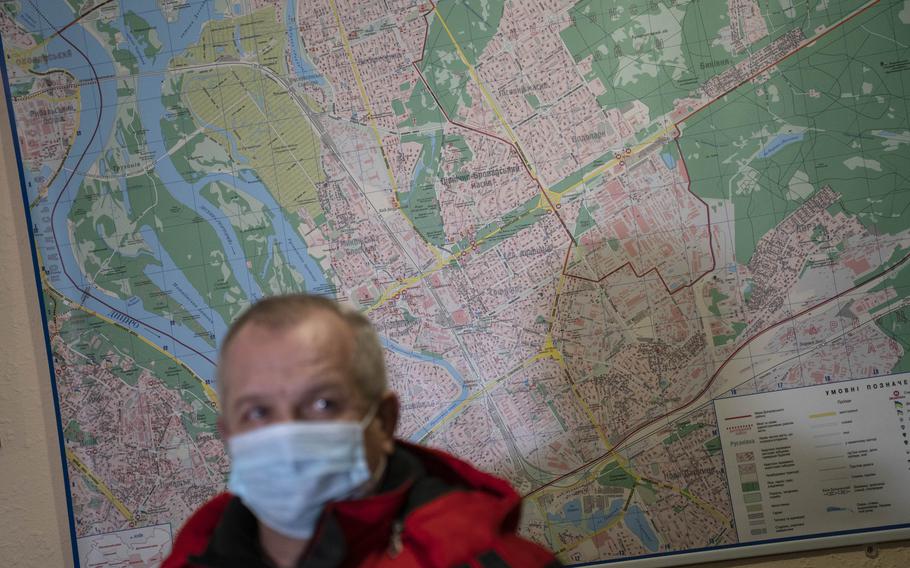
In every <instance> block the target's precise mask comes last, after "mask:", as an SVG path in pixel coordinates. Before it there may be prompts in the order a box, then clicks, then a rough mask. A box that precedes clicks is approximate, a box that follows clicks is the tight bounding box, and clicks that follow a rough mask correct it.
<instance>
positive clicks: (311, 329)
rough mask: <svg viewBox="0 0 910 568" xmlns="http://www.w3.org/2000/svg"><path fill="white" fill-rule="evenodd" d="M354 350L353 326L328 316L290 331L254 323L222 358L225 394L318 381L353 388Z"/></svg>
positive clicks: (319, 314)
mask: <svg viewBox="0 0 910 568" xmlns="http://www.w3.org/2000/svg"><path fill="white" fill-rule="evenodd" d="M353 346H354V336H353V332H352V330H351V328H350V326H349V325H348V324H347V323H346V322H345V321H344V320H342V319H341V318H340V317H339V316H337V315H336V314H334V313H332V312H328V311H325V310H319V311H314V313H313V314H311V315H309V316H308V317H307V318H306V319H304V320H303V321H302V322H300V323H298V324H294V325H292V326H287V327H285V326H282V327H280V328H275V327H271V326H268V325H264V324H261V323H257V322H251V323H248V324H246V325H245V326H244V327H242V328H241V329H240V330H238V332H237V334H236V335H235V336H234V338H233V339H232V341H231V342H230V343H229V344H228V345H227V346H226V350H225V351H224V352H222V354H221V362H220V366H219V367H220V368H219V373H218V377H219V380H221V381H225V382H226V383H227V384H229V385H230V389H225V390H226V391H228V392H229V393H230V394H229V396H230V395H232V394H234V392H236V391H240V390H249V389H255V388H257V387H262V388H275V387H279V386H283V387H285V388H289V387H291V386H294V385H295V384H298V383H301V384H303V385H304V386H305V384H306V383H309V382H312V381H314V380H317V379H318V380H320V381H326V380H332V381H335V382H342V383H344V382H350V381H352V377H351V373H350V361H351V355H352V351H353ZM222 386H226V385H222Z"/></svg>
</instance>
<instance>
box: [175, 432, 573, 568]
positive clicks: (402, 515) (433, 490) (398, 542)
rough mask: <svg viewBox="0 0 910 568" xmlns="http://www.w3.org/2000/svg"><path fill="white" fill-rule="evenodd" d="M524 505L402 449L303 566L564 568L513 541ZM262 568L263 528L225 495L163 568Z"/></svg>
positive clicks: (483, 481)
mask: <svg viewBox="0 0 910 568" xmlns="http://www.w3.org/2000/svg"><path fill="white" fill-rule="evenodd" d="M520 511H521V498H520V497H519V496H518V494H517V493H516V492H515V491H514V490H513V489H512V488H511V487H510V486H509V484H508V483H507V482H506V481H503V480H501V479H498V478H496V477H493V476H491V475H487V474H485V473H482V472H480V471H478V470H476V469H475V468H474V467H472V466H471V465H469V464H467V463H465V462H463V461H461V460H458V459H456V458H454V457H452V456H450V455H448V454H445V453H443V452H440V451H437V450H432V449H428V448H423V447H418V446H413V445H411V444H407V443H404V442H399V443H398V447H397V449H396V451H395V453H394V454H393V455H392V456H391V458H390V459H389V465H388V467H387V471H386V475H385V480H384V482H383V484H382V487H381V488H380V490H379V491H378V492H377V493H376V494H375V495H372V496H370V497H367V498H365V499H360V500H355V501H342V502H336V503H331V504H329V505H328V506H327V507H326V509H325V511H324V512H323V514H322V517H321V518H320V521H319V524H318V526H317V529H316V533H315V534H314V536H313V538H312V539H311V541H310V543H309V544H308V547H307V550H306V551H305V552H304V555H303V557H302V558H301V560H300V562H299V563H298V566H300V567H302V568H311V567H312V568H330V567H331V568H334V567H353V566H357V567H365V568H366V567H369V568H383V567H390V566H395V567H405V566H407V567H410V566H414V567H421V568H424V567H426V568H431V567H432V568H436V567H439V568H449V567H454V566H458V567H459V568H460V567H476V568H490V567H495V568H509V567H511V568H543V567H547V568H549V567H556V566H560V564H559V563H558V562H557V561H556V560H555V559H554V558H553V555H552V554H550V553H549V552H547V551H546V550H545V549H543V548H541V547H540V546H538V545H536V544H534V543H532V542H530V541H527V540H525V539H523V538H521V537H519V536H518V535H517V534H516V533H515V529H516V526H517V524H518V519H519V515H520ZM241 566H242V567H244V568H252V567H257V566H261V567H265V566H269V564H268V563H267V562H266V561H265V560H264V559H263V558H262V554H261V553H260V549H259V537H258V525H257V521H256V519H255V517H254V516H253V514H252V513H251V512H250V511H249V509H247V508H246V507H244V506H243V504H242V503H241V502H240V500H239V499H238V498H236V497H234V496H233V495H230V494H228V493H222V494H221V495H218V496H217V497H215V498H214V499H212V500H211V501H209V502H208V503H206V504H205V505H203V506H202V507H201V508H200V509H199V510H198V511H197V512H196V513H194V514H193V516H191V517H190V518H189V520H187V522H186V524H185V525H184V527H183V528H182V529H181V530H180V533H179V534H178V535H177V540H176V541H175V542H174V548H173V550H172V551H171V555H170V557H169V558H168V559H167V560H165V561H164V564H163V565H162V568H190V567H194V568H195V567H219V568H221V567H225V568H233V567H238V568H239V567H241Z"/></svg>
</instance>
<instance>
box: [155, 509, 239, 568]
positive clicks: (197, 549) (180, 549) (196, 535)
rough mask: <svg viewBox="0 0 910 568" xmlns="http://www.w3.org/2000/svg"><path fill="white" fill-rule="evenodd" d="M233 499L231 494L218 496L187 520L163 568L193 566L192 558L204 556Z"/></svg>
mask: <svg viewBox="0 0 910 568" xmlns="http://www.w3.org/2000/svg"><path fill="white" fill-rule="evenodd" d="M231 499H233V495H231V494H230V493H221V494H219V495H216V496H215V497H213V498H212V499H210V500H209V501H207V502H206V503H205V504H204V505H202V506H201V507H199V509H197V510H196V512H195V513H193V514H192V515H191V516H190V518H189V519H187V520H186V523H184V525H183V527H182V528H181V529H180V532H179V533H177V538H176V539H175V540H174V546H173V547H172V548H171V553H170V555H169V556H168V557H167V559H166V560H165V561H164V563H163V564H162V565H161V568H185V567H188V566H191V564H190V558H191V557H193V556H198V555H200V554H202V553H203V552H204V551H205V549H206V547H207V546H208V544H209V540H210V539H211V537H212V533H214V532H215V527H217V526H218V522H219V521H220V520H221V516H222V515H223V514H224V511H225V509H227V506H228V504H229V503H230V502H231Z"/></svg>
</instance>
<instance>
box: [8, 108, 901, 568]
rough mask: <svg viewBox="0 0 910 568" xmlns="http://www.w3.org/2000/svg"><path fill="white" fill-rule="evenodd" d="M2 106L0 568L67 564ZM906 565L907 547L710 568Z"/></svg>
mask: <svg viewBox="0 0 910 568" xmlns="http://www.w3.org/2000/svg"><path fill="white" fill-rule="evenodd" d="M18 175H19V174H18V170H17V168H16V158H15V154H14V150H13V147H12V136H11V134H10V127H9V118H8V115H7V111H6V101H5V100H4V101H3V106H2V108H0V196H2V197H0V566H2V568H53V567H57V566H72V565H73V560H72V557H71V556H72V555H71V552H70V537H69V525H68V520H67V511H66V497H65V493H64V488H63V474H62V471H63V470H62V466H61V463H60V449H59V446H58V444H57V424H56V418H55V416H54V407H53V402H52V395H51V388H50V375H49V371H48V365H47V355H46V349H45V343H44V335H43V331H42V326H41V314H40V310H39V308H38V297H37V291H36V287H35V276H34V268H33V265H32V259H31V253H30V251H29V243H28V238H29V237H28V232H27V228H26V225H25V216H24V214H23V211H24V209H23V204H22V194H21V191H20V188H19V177H18ZM745 566H754V567H756V568H816V567H817V568H833V567H839V566H849V567H857V568H907V567H908V566H910V542H904V543H897V544H888V545H883V546H882V547H881V549H880V551H879V554H878V557H877V558H874V559H870V558H868V557H867V555H866V553H865V550H864V548H863V547H851V548H847V549H841V550H837V551H825V552H820V553H811V554H801V555H786V556H778V557H770V558H766V559H763V560H761V561H735V562H724V563H720V564H716V565H712V568H733V567H745Z"/></svg>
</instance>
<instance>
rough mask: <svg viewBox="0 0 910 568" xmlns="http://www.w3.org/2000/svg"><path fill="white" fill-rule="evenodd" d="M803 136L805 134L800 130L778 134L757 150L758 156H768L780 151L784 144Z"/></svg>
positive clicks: (786, 144) (796, 140)
mask: <svg viewBox="0 0 910 568" xmlns="http://www.w3.org/2000/svg"><path fill="white" fill-rule="evenodd" d="M804 137H805V134H804V133H802V132H796V133H793V134H778V135H777V136H775V137H774V138H772V139H771V140H769V141H768V143H767V144H765V146H764V147H763V148H762V149H761V150H760V151H759V152H758V157H759V158H770V157H771V156H773V155H774V154H776V153H778V152H780V151H781V150H782V149H783V148H784V147H785V146H788V145H790V144H793V143H794V142H800V141H801V140H802V139H803V138H804Z"/></svg>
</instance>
